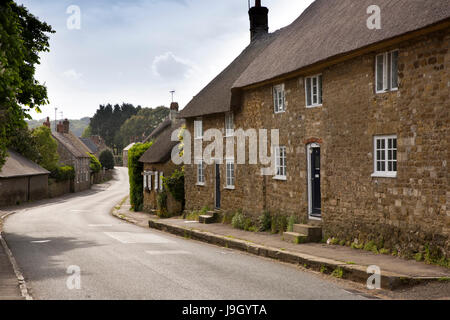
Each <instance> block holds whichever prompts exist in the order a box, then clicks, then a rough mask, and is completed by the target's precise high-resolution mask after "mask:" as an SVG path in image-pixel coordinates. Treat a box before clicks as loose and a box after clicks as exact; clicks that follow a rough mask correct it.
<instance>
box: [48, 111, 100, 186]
mask: <svg viewBox="0 0 450 320" xmlns="http://www.w3.org/2000/svg"><path fill="white" fill-rule="evenodd" d="M44 125H45V126H47V127H50V122H49V121H48V120H47V122H45V123H44ZM69 126H70V123H69V121H68V120H67V119H66V120H64V121H63V122H60V123H59V124H57V126H56V132H52V135H53V138H54V139H55V140H56V142H57V143H58V155H59V165H61V166H72V167H73V168H74V169H75V179H74V180H73V181H72V185H71V191H72V192H80V191H84V190H88V189H90V188H91V178H90V176H91V168H90V163H91V162H90V157H89V155H88V153H90V150H89V149H88V147H86V145H85V144H84V143H83V142H81V140H80V139H79V138H78V137H76V136H75V135H74V134H73V133H72V132H70V130H69Z"/></svg>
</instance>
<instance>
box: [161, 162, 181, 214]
mask: <svg viewBox="0 0 450 320" xmlns="http://www.w3.org/2000/svg"><path fill="white" fill-rule="evenodd" d="M163 181H164V186H165V187H166V190H167V191H169V192H170V194H171V195H172V196H173V198H174V199H175V200H176V201H178V202H180V203H181V204H182V206H183V208H184V202H185V198H184V170H175V171H174V173H173V174H172V175H171V176H170V177H163Z"/></svg>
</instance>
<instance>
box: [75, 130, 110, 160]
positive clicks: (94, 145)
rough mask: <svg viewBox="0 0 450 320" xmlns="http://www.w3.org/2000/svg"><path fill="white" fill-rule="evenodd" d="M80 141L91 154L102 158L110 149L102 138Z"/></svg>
mask: <svg viewBox="0 0 450 320" xmlns="http://www.w3.org/2000/svg"><path fill="white" fill-rule="evenodd" d="M80 141H81V142H83V143H84V145H85V146H86V147H87V148H88V149H89V151H90V153H92V154H93V155H94V156H96V157H97V159H99V158H100V154H101V153H102V152H103V151H105V150H108V149H109V148H108V147H107V146H106V143H105V141H104V140H103V138H102V137H100V136H91V137H89V138H80Z"/></svg>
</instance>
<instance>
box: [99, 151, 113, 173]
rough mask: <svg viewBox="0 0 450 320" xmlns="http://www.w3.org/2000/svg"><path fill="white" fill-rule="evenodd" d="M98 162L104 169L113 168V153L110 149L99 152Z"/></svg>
mask: <svg viewBox="0 0 450 320" xmlns="http://www.w3.org/2000/svg"><path fill="white" fill-rule="evenodd" d="M100 162H101V164H102V166H103V168H105V169H106V170H112V169H114V155H113V154H112V152H111V150H104V151H102V153H100Z"/></svg>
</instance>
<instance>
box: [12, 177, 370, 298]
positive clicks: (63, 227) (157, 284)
mask: <svg viewBox="0 0 450 320" xmlns="http://www.w3.org/2000/svg"><path fill="white" fill-rule="evenodd" d="M127 194H128V175H127V171H126V170H125V169H123V168H119V169H117V175H116V180H115V181H114V182H113V183H112V184H110V186H109V187H108V188H106V187H101V186H100V187H98V186H96V187H95V189H94V190H91V191H88V192H83V193H79V194H76V195H70V196H68V197H64V198H61V199H55V200H51V201H49V202H46V203H45V204H43V205H39V206H34V207H30V208H28V209H24V210H22V211H20V212H17V213H16V214H14V215H12V216H10V217H9V218H8V219H7V220H6V223H5V226H4V235H5V239H6V241H7V242H8V245H9V247H10V249H11V251H12V252H13V254H14V256H15V258H16V260H17V263H18V264H19V266H20V268H21V271H22V272H23V274H24V276H25V279H26V280H27V285H28V287H29V289H30V292H31V294H32V296H33V298H34V299H51V300H54V299H56V300H59V299H62V300H66V299H77V300H78V299H81V300H85V299H151V300H158V299H165V300H172V299H182V300H184V299H189V300H190V299H193V300H197V299H201V300H204V299H205V300H209V299H232V300H236V299H237V300H241V299H245V300H260V299H261V300H266V299H275V300H278V299H286V300H290V299H364V298H363V297H361V296H358V295H356V294H352V293H350V292H348V291H345V290H344V289H343V288H340V287H338V286H337V285H336V284H335V283H332V282H328V281H326V280H322V279H319V278H318V277H315V276H314V275H312V274H310V273H308V272H303V271H301V270H299V269H298V268H295V267H294V266H289V265H284V264H280V263H277V262H273V261H270V260H266V259H263V258H260V257H255V256H251V255H247V254H245V253H241V252H236V251H232V250H227V249H224V248H219V247H215V246H211V245H208V244H203V243H200V242H195V241H191V240H186V239H182V238H179V237H175V236H172V235H169V234H164V233H161V232H159V231H156V230H151V229H144V228H140V227H137V226H134V225H131V224H128V223H126V222H123V221H121V220H118V219H116V218H114V217H112V216H111V214H110V211H111V209H112V207H113V206H114V205H115V204H117V203H118V202H120V200H121V199H123V198H124V197H125V196H126V195H127ZM68 272H69V273H68ZM78 275H79V276H78Z"/></svg>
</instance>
